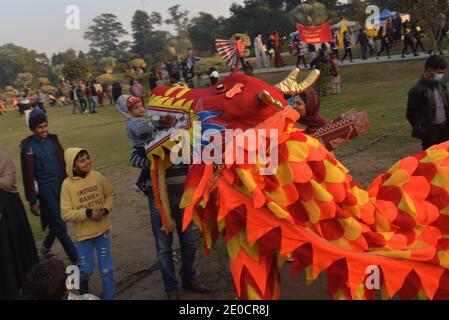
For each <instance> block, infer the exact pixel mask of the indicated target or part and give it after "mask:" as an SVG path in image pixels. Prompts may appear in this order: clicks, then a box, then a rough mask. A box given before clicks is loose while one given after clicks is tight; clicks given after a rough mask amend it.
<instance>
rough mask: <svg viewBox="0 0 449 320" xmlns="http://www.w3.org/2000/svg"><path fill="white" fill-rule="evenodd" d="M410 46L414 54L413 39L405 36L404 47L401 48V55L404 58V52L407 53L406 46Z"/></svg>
mask: <svg viewBox="0 0 449 320" xmlns="http://www.w3.org/2000/svg"><path fill="white" fill-rule="evenodd" d="M409 47H410V48H411V49H412V51H413V55H415V56H416V51H415V47H414V46H413V41H412V40H411V39H410V38H407V37H405V39H404V48H403V49H402V57H403V58H404V56H405V54H408V48H409Z"/></svg>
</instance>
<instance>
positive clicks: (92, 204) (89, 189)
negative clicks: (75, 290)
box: [61, 148, 116, 300]
mask: <svg viewBox="0 0 449 320" xmlns="http://www.w3.org/2000/svg"><path fill="white" fill-rule="evenodd" d="M64 158H65V162H66V164H67V170H66V171H67V176H68V178H67V179H65V180H64V183H63V184H62V189H61V212H62V218H63V219H64V221H66V222H72V223H74V224H75V234H76V241H77V250H78V255H79V258H80V272H81V285H80V293H81V294H85V293H88V292H89V280H90V278H91V277H92V274H93V271H94V267H95V260H94V251H96V252H97V257H98V264H99V270H100V277H101V280H102V283H103V299H104V300H114V299H115V295H116V289H115V281H114V272H113V266H112V257H111V248H110V237H111V236H110V233H109V230H110V229H111V220H110V219H109V215H110V213H111V210H112V206H113V202H114V198H115V193H114V188H113V187H112V185H111V183H110V182H109V181H108V180H107V179H106V178H105V177H104V176H103V175H102V174H101V173H100V172H98V171H94V170H92V161H91V158H90V155H89V153H88V152H87V151H86V150H84V149H79V148H69V149H67V150H66V151H65V153H64Z"/></svg>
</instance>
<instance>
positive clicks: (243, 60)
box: [239, 56, 245, 70]
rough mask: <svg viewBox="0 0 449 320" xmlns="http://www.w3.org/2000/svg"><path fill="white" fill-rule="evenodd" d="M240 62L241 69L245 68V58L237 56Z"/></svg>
mask: <svg viewBox="0 0 449 320" xmlns="http://www.w3.org/2000/svg"><path fill="white" fill-rule="evenodd" d="M239 60H240V63H241V64H242V70H245V58H243V56H242V57H239Z"/></svg>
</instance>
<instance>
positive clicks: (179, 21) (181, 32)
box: [164, 4, 189, 37]
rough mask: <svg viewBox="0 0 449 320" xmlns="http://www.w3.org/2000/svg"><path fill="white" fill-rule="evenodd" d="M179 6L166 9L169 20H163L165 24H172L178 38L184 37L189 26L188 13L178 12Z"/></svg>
mask: <svg viewBox="0 0 449 320" xmlns="http://www.w3.org/2000/svg"><path fill="white" fill-rule="evenodd" d="M180 7H181V5H179V4H177V5H175V6H173V7H170V8H168V12H169V14H170V18H169V19H167V20H165V21H164V22H165V23H166V24H172V25H174V26H175V30H176V33H177V35H178V37H186V36H187V34H188V32H187V27H188V25H189V11H179V8H180Z"/></svg>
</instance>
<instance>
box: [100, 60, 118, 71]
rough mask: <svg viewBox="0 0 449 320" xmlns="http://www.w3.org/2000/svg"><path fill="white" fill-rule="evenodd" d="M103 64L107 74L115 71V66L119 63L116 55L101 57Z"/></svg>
mask: <svg viewBox="0 0 449 320" xmlns="http://www.w3.org/2000/svg"><path fill="white" fill-rule="evenodd" d="M101 62H102V64H103V70H104V72H106V74H111V73H113V72H114V68H115V66H116V65H117V59H116V58H114V57H104V58H101Z"/></svg>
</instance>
